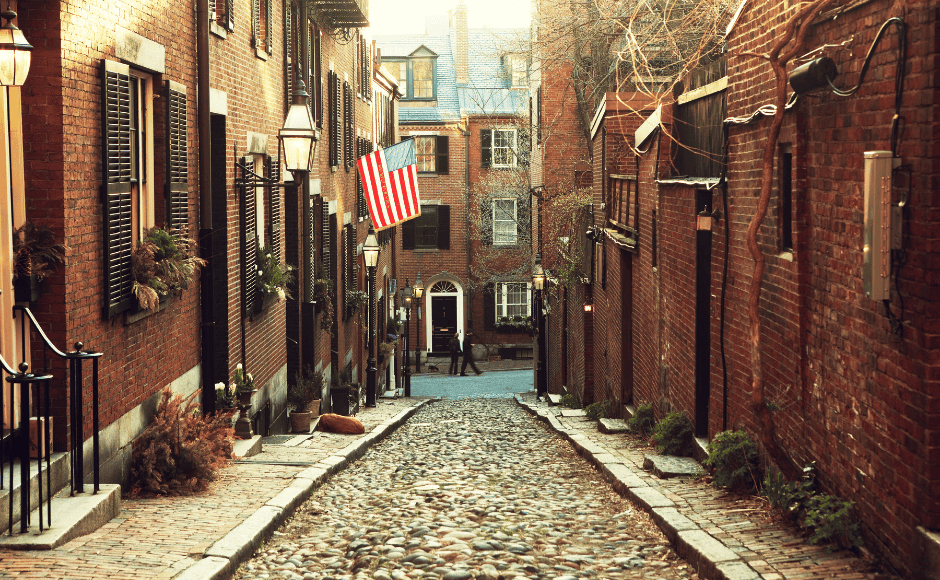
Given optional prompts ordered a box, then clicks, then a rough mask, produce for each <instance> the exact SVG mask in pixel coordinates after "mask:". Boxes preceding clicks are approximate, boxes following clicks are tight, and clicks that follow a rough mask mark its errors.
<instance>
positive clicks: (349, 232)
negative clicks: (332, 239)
mask: <svg viewBox="0 0 940 580" xmlns="http://www.w3.org/2000/svg"><path fill="white" fill-rule="evenodd" d="M355 244H356V237H355V230H353V227H352V224H346V225H345V226H343V320H346V319H348V318H349V317H350V316H352V310H350V308H349V293H350V292H352V291H353V290H355V289H356V277H355V270H354V268H353V262H354V260H355V259H356V250H355V247H356V246H355Z"/></svg>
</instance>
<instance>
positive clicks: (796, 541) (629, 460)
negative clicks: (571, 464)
mask: <svg viewBox="0 0 940 580" xmlns="http://www.w3.org/2000/svg"><path fill="white" fill-rule="evenodd" d="M518 399H519V400H520V401H521V402H523V403H524V406H527V407H529V408H530V410H531V411H533V412H536V413H538V414H540V415H542V414H544V415H552V416H553V417H554V420H555V421H556V422H557V423H556V424H557V425H558V426H559V427H560V428H561V429H563V430H564V432H566V433H567V435H568V437H569V439H571V438H576V441H577V443H576V444H575V446H576V447H580V448H581V449H579V452H580V453H581V454H582V455H585V456H588V457H587V458H588V459H589V460H591V461H592V462H593V463H595V464H596V465H598V467H599V468H600V469H601V470H602V471H605V470H604V468H603V466H604V465H610V464H612V463H620V464H623V465H624V466H626V467H627V468H628V469H629V471H630V472H632V476H634V477H635V478H638V479H639V480H640V481H639V482H636V483H635V484H634V483H631V484H629V487H631V488H632V487H634V485H637V486H638V487H637V488H639V486H640V484H642V485H643V486H647V487H648V488H650V489H652V490H655V491H657V492H659V493H660V494H662V496H665V498H666V499H668V500H671V501H672V502H673V503H674V504H675V505H674V507H675V510H676V512H678V514H680V516H684V517H685V518H688V520H691V522H692V523H694V524H695V526H696V527H697V528H699V529H700V530H702V531H704V532H705V533H707V534H708V535H709V536H711V537H712V538H714V539H715V540H718V541H719V542H720V543H721V544H723V546H724V547H726V548H728V549H730V550H731V552H733V553H734V554H735V555H736V556H737V559H736V562H737V563H738V564H742V563H743V564H745V565H746V566H747V568H745V567H743V566H742V565H739V566H737V568H736V570H737V571H738V572H739V573H741V575H737V574H736V575H733V576H729V575H726V574H724V573H722V571H721V570H720V569H719V568H721V566H716V565H715V562H711V563H709V562H702V563H701V564H700V565H699V567H698V568H699V574H700V575H701V576H702V577H703V578H714V579H724V578H729V579H730V578H733V579H734V580H750V579H764V580H785V579H794V580H795V579H797V578H799V579H800V580H858V579H865V580H887V579H888V578H893V577H892V576H889V575H885V574H880V573H876V572H873V571H872V570H871V566H870V565H869V564H867V563H866V562H865V561H863V560H860V559H859V558H857V557H856V556H855V555H854V553H852V552H851V551H848V550H835V551H833V552H831V553H830V552H829V551H828V547H827V546H819V545H816V546H813V545H810V544H807V543H806V542H805V540H804V539H803V538H802V537H801V536H800V535H799V533H798V530H795V529H794V528H792V527H790V526H788V525H786V524H785V523H782V522H779V521H776V520H774V519H773V518H771V517H770V512H769V511H768V510H766V509H764V508H763V507H759V506H755V505H753V504H754V502H753V501H748V500H747V499H746V498H742V497H740V496H734V495H729V494H727V493H725V492H724V491H722V490H720V489H717V488H715V487H713V486H711V485H710V484H707V483H705V482H704V481H702V480H690V479H683V478H672V479H659V478H658V477H656V476H654V475H653V474H652V473H650V472H648V471H645V470H644V469H643V461H644V456H645V455H648V454H651V453H655V451H654V450H653V449H651V448H650V447H649V445H648V444H647V443H646V442H645V441H641V440H638V439H637V438H636V437H635V436H632V435H625V434H606V433H602V432H600V431H599V430H598V428H597V422H596V421H594V420H591V419H588V418H587V417H583V416H582V417H562V416H561V410H562V407H549V406H548V405H546V404H545V403H539V402H537V401H536V398H535V393H526V394H523V395H519V396H518ZM582 438H583V439H582ZM585 443H587V444H585ZM592 444H593V445H592ZM597 447H600V448H601V449H597ZM605 453H609V454H610V456H612V458H611V457H609V456H608V457H598V455H603V454H605ZM615 487H616V485H615ZM620 491H621V492H624V491H626V490H620ZM627 495H629V494H627ZM669 509H671V508H669ZM648 511H650V510H648ZM652 511H656V510H652ZM653 516H654V519H660V518H658V517H657V514H656V513H654V514H653ZM683 519H684V518H683ZM660 527H663V526H662V524H661V525H660ZM667 527H668V526H667ZM689 528H691V526H689ZM680 529H681V528H680ZM664 532H666V535H667V537H669V536H670V535H672V536H673V537H670V540H671V541H672V542H673V543H674V544H675V543H677V542H676V538H675V530H674V529H673V530H672V534H670V531H669V530H667V529H664ZM678 551H679V552H680V555H682V556H683V557H685V558H686V559H689V560H694V559H695V558H696V557H701V556H702V554H695V555H693V557H691V558H690V557H689V556H687V555H686V554H683V550H682V549H681V547H680V549H679V550H678Z"/></svg>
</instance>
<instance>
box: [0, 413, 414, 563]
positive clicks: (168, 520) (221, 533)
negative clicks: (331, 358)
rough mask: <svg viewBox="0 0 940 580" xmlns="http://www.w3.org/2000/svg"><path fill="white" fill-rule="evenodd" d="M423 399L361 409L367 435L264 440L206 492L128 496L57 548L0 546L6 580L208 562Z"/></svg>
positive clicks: (317, 433)
mask: <svg viewBox="0 0 940 580" xmlns="http://www.w3.org/2000/svg"><path fill="white" fill-rule="evenodd" d="M417 404H420V402H419V400H418V399H417V398H411V399H394V400H386V399H382V400H381V401H379V404H378V406H377V407H375V408H372V409H363V410H361V411H360V412H359V413H358V414H357V415H356V417H357V418H358V419H359V420H360V421H362V422H363V424H364V425H365V427H366V433H365V434H364V435H339V434H334V433H322V432H316V433H314V434H313V436H312V437H311V438H310V439H308V440H307V441H305V442H303V443H302V444H300V445H297V446H294V447H285V446H280V445H264V447H263V449H262V452H261V453H260V454H259V455H255V456H254V457H251V458H249V459H247V460H245V461H244V462H234V463H232V465H230V466H229V467H226V468H224V469H222V471H221V472H220V476H219V478H218V479H217V480H216V481H214V482H213V483H212V484H211V486H210V488H209V490H208V491H207V492H204V493H201V494H198V495H194V496H188V497H167V498H157V499H122V501H121V514H120V516H119V517H117V518H115V519H113V520H111V522H109V523H108V524H106V525H105V526H103V527H102V528H100V529H99V530H97V531H95V532H93V533H91V534H88V535H86V536H82V537H80V538H77V539H75V540H72V541H71V542H68V543H66V544H64V545H62V546H61V547H59V548H57V549H54V550H48V551H42V552H35V551H17V550H10V551H7V550H4V551H0V578H14V577H16V578H50V579H55V578H61V579H85V578H87V579H89V580H101V579H103V578H108V579H126V580H142V579H145V578H154V579H166V580H168V579H170V578H172V577H174V576H176V575H177V574H179V573H180V572H182V571H184V570H186V569H187V568H189V567H190V566H192V565H194V564H195V563H196V562H197V561H199V560H202V558H203V554H204V553H205V552H206V551H207V550H208V549H209V548H210V547H211V546H213V545H214V544H216V542H218V541H219V540H220V539H221V538H223V537H225V536H226V534H229V533H230V532H231V531H232V530H234V529H235V528H236V527H237V526H239V525H240V524H242V523H243V522H245V521H246V520H247V519H248V518H249V517H250V516H252V515H254V514H256V512H258V511H259V510H261V509H262V508H263V507H264V506H266V505H270V503H271V502H272V500H273V499H274V498H275V496H277V495H278V494H280V493H281V492H283V491H284V490H285V489H286V488H288V487H289V486H291V484H292V483H294V482H295V478H297V477H298V475H300V474H302V472H304V471H305V470H309V469H310V468H311V467H312V466H315V465H322V462H324V461H325V460H327V461H328V460H330V459H334V456H335V455H336V454H337V453H339V452H341V450H344V449H346V448H348V447H350V445H351V444H354V443H356V442H357V441H361V442H362V443H366V444H370V443H371V442H372V440H369V438H370V434H372V433H373V432H374V431H375V430H376V427H378V426H381V425H382V424H383V423H386V422H387V421H389V420H391V419H393V418H394V417H396V416H397V415H399V414H400V413H402V412H404V411H406V410H408V409H409V408H413V407H415V406H416V405H417ZM373 437H374V436H373ZM288 462H290V463H289V464H288ZM54 523H55V521H54V520H53V524H54Z"/></svg>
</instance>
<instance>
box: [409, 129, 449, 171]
mask: <svg viewBox="0 0 940 580" xmlns="http://www.w3.org/2000/svg"><path fill="white" fill-rule="evenodd" d="M410 138H411V137H405V138H403V139H402V140H404V139H410ZM414 140H415V154H416V155H417V158H418V173H437V174H441V175H446V174H447V173H449V172H450V164H449V148H450V145H449V137H447V136H445V135H417V136H415V137H414Z"/></svg>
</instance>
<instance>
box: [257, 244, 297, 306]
mask: <svg viewBox="0 0 940 580" xmlns="http://www.w3.org/2000/svg"><path fill="white" fill-rule="evenodd" d="M256 255H257V257H258V258H257V266H258V285H257V288H258V300H256V301H255V311H261V310H264V309H265V308H267V307H269V306H270V305H271V304H273V303H274V302H276V301H282V300H286V299H288V298H290V297H291V296H290V291H289V290H288V287H287V285H288V284H290V283H291V281H293V279H294V274H293V270H294V267H293V266H291V265H290V264H282V263H280V262H279V261H278V259H277V257H275V256H274V253H273V252H271V248H261V247H259V248H258V251H257V254H256Z"/></svg>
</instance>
